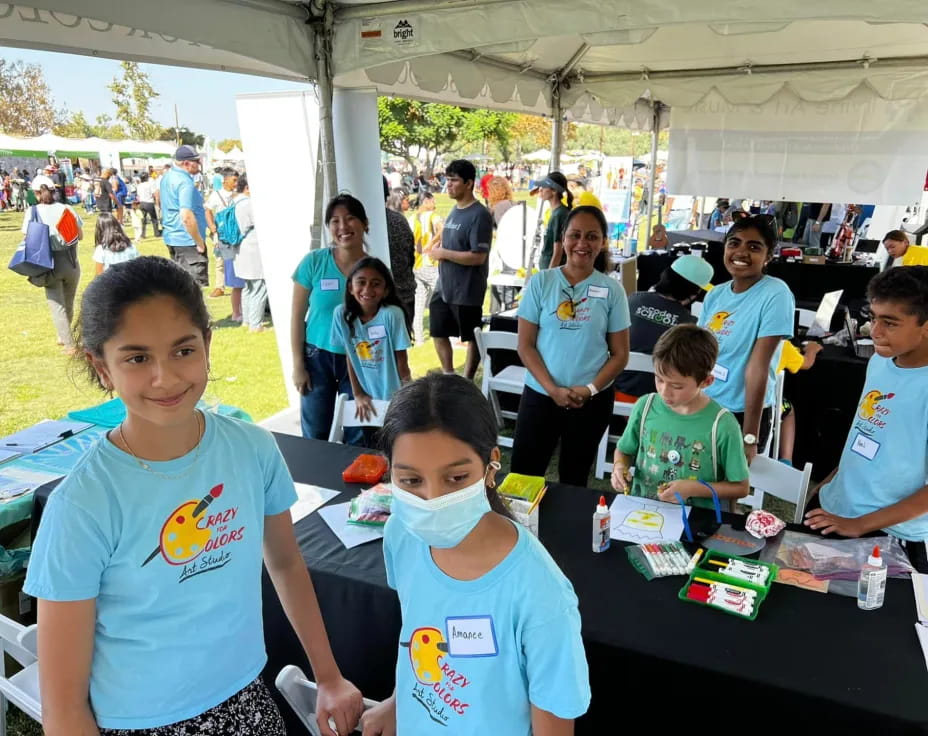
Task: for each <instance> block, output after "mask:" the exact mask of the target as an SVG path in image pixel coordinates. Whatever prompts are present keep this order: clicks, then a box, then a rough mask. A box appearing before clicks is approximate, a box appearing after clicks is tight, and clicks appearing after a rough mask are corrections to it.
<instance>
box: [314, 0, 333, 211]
mask: <svg viewBox="0 0 928 736" xmlns="http://www.w3.org/2000/svg"><path fill="white" fill-rule="evenodd" d="M333 25H334V14H333V10H332V5H331V4H329V3H326V6H325V15H324V16H323V22H322V24H321V27H320V26H319V25H317V26H316V28H315V46H316V64H317V66H318V69H319V75H318V77H319V78H318V81H317V89H318V91H319V139H320V143H321V145H320V149H321V154H322V158H321V163H322V196H323V199H324V201H326V202H328V201H329V200H330V199H331V198H332V197H334V196H335V193H336V192H337V191H338V172H337V170H336V168H335V129H334V126H333V124H332V28H333Z"/></svg>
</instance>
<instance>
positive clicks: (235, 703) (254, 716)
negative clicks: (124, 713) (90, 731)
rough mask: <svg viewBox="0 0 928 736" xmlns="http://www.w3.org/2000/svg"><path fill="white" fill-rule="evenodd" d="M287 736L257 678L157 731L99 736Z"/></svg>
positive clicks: (103, 732) (108, 731) (107, 731)
mask: <svg viewBox="0 0 928 736" xmlns="http://www.w3.org/2000/svg"><path fill="white" fill-rule="evenodd" d="M231 734H235V736H286V735H287V730H286V728H284V721H283V718H281V716H280V711H278V710H277V704H276V703H275V702H274V700H273V698H271V694H270V692H268V689H267V687H266V686H265V684H264V680H262V679H261V677H260V676H259V677H258V678H257V679H255V680H254V681H252V683H251V684H250V685H247V686H246V687H245V688H243V689H242V690H239V691H238V692H237V693H236V694H235V695H233V696H232V697H231V698H229V699H228V700H226V701H224V702H222V703H220V704H219V705H217V706H215V707H213V708H210V709H209V710H208V711H206V712H205V713H203V714H201V715H198V716H195V717H193V718H188V719H187V720H186V721H178V722H177V723H171V724H168V725H167V726H158V727H157V728H142V729H126V728H101V729H100V736H231Z"/></svg>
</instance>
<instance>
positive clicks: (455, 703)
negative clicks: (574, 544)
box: [362, 373, 590, 736]
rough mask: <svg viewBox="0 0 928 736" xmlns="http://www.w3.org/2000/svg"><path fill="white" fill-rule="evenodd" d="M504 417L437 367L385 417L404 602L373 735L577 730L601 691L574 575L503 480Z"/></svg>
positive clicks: (393, 552) (391, 536) (393, 548)
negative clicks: (514, 515)
mask: <svg viewBox="0 0 928 736" xmlns="http://www.w3.org/2000/svg"><path fill="white" fill-rule="evenodd" d="M496 433H497V427H496V421H495V418H494V416H493V412H492V410H491V409H490V406H489V404H488V403H487V401H486V399H484V397H483V396H482V394H481V393H480V391H479V390H478V389H477V387H476V386H474V384H473V383H472V382H471V381H468V380H466V379H464V378H462V377H460V376H454V375H443V374H438V373H432V374H429V375H428V376H426V377H425V378H422V379H419V380H418V381H415V382H413V383H411V384H409V385H408V386H405V387H403V388H402V389H400V390H399V391H398V392H397V393H396V394H395V395H394V397H393V401H392V402H391V403H390V408H389V409H388V410H387V414H386V416H385V418H384V425H383V434H382V439H383V447H384V451H385V452H386V454H387V456H388V457H389V459H390V461H391V463H392V471H391V478H392V491H393V514H392V516H391V518H390V521H389V522H387V526H386V530H385V536H384V562H385V565H386V571H387V583H388V584H389V585H390V586H391V587H392V588H394V589H395V590H396V592H397V595H398V596H399V599H400V606H401V608H402V611H403V624H402V629H401V631H400V640H399V646H398V648H397V662H396V690H395V691H394V693H393V695H392V696H390V697H389V698H388V699H387V700H385V701H384V702H383V703H381V704H380V705H378V706H377V707H375V708H373V709H371V710H370V711H368V712H367V713H365V714H364V716H363V717H362V724H363V728H364V733H365V734H371V735H372V736H376V735H380V734H386V733H390V734H392V733H398V734H415V735H416V736H429V735H430V734H443V735H444V734H456V736H471V735H476V734H489V733H492V734H494V735H495V736H526V735H527V734H529V733H536V734H541V733H544V734H551V735H552V736H554V735H555V734H565V735H566V734H571V733H573V725H574V724H573V720H574V719H575V718H578V717H579V716H581V715H583V714H584V713H585V712H586V710H587V707H588V706H589V702H590V687H589V672H588V670H587V663H586V657H585V654H584V650H583V642H582V640H581V636H580V614H579V611H578V608H577V596H576V595H575V594H574V590H573V587H572V586H571V584H570V582H569V581H568V580H567V578H566V577H564V574H563V573H562V572H561V571H560V569H558V567H557V565H556V564H555V562H554V561H553V560H552V559H551V556H550V555H549V554H548V552H547V551H546V550H545V548H544V547H543V546H542V545H541V542H539V541H538V539H536V538H535V537H534V536H532V534H531V532H529V531H528V530H527V529H526V528H525V527H523V526H521V525H520V524H516V523H515V522H514V521H512V520H511V518H510V517H509V513H508V511H507V510H506V508H505V506H504V505H503V504H502V502H501V500H500V498H499V496H498V495H497V493H496V491H495V490H494V489H495V487H496V472H497V471H498V470H499V468H500V465H499V458H500V452H499V448H498V447H497V446H496Z"/></svg>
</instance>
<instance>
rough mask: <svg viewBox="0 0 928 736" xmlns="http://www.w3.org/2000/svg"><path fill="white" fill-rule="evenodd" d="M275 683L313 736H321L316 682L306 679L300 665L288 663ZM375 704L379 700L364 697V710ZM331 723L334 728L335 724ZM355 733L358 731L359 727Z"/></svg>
mask: <svg viewBox="0 0 928 736" xmlns="http://www.w3.org/2000/svg"><path fill="white" fill-rule="evenodd" d="M274 684H275V685H276V686H277V689H278V690H280V693H281V695H283V696H284V700H286V701H287V703H289V704H290V707H291V708H293V712H294V713H296V715H297V717H298V718H299V719H300V721H301V722H302V724H303V725H304V726H306V728H307V730H308V731H309V732H310V733H311V734H312V736H320V734H319V726H318V725H316V696H317V694H318V690H317V688H316V683H315V682H313V681H312V680H308V679H306V675H304V674H303V670H301V669H300V668H299V667H297V666H296V665H294V664H288V665H287V666H286V667H284V668H283V669H282V670H281V671H280V673H279V674H278V675H277V678H276V679H275V680H274ZM375 705H377V701H375V700H368V699H367V698H364V710H367V709H368V708H372V707H374V706H375ZM329 725H330V726H332V727H333V728H334V725H335V724H334V723H330V724H329ZM355 733H358V730H357V729H355Z"/></svg>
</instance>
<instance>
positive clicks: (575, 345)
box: [519, 268, 631, 395]
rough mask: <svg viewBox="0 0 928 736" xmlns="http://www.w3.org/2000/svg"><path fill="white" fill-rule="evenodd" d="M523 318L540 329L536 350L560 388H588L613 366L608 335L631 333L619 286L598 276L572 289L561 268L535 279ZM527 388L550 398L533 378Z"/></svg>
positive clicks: (521, 311) (524, 301) (596, 273)
mask: <svg viewBox="0 0 928 736" xmlns="http://www.w3.org/2000/svg"><path fill="white" fill-rule="evenodd" d="M519 317H520V318H522V319H524V320H526V321H528V322H531V323H532V324H536V325H538V339H537V341H536V343H535V345H536V347H537V348H538V352H539V353H540V354H541V359H542V360H543V361H544V362H545V366H546V367H547V369H548V373H550V374H551V378H553V379H554V382H555V383H556V384H557V385H558V386H586V384H588V383H590V382H591V381H592V380H593V379H594V378H596V374H597V373H599V371H600V369H601V368H602V367H603V364H604V363H605V362H606V361H607V360H609V344H608V343H607V342H606V335H607V334H609V333H611V332H621V331H622V330H626V329H628V326H629V324H630V323H631V321H630V319H629V316H628V299H627V298H626V296H625V290H624V289H623V288H622V286H621V284H619V282H618V281H615V280H614V279H610V278H609V277H608V276H606V275H605V274H602V273H600V272H599V271H593V273H592V275H590V276H589V277H587V278H585V279H584V280H583V281H581V282H580V283H578V284H577V285H575V286H571V285H570V282H568V281H567V278H566V277H565V276H564V272H563V270H562V269H560V268H551V269H546V270H544V271H539V272H538V273H537V274H536V275H535V276H533V277H532V279H531V281H529V282H528V288H527V289H525V290H524V291H523V292H522V301H521V302H520V303H519ZM525 385H526V386H528V387H529V388H532V389H534V390H535V391H538V392H539V393H542V394H545V395H547V393H548V392H547V391H545V390H544V389H543V388H542V387H541V384H540V383H539V382H538V380H537V379H536V378H535V376H533V375H532V374H531V372H528V373H527V374H526V376H525ZM604 388H605V386H600V389H604Z"/></svg>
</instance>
